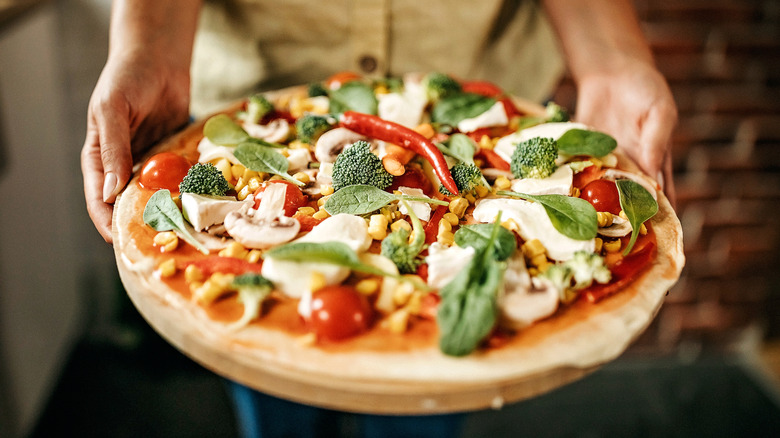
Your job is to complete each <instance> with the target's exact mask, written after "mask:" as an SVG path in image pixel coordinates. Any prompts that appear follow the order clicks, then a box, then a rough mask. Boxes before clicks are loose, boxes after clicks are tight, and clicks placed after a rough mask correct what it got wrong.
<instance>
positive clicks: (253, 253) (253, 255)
mask: <svg viewBox="0 0 780 438" xmlns="http://www.w3.org/2000/svg"><path fill="white" fill-rule="evenodd" d="M262 256H263V252H262V251H260V250H259V249H252V250H250V251H249V253H247V255H246V261H248V262H249V263H258V262H259V261H260V259H261V258H262Z"/></svg>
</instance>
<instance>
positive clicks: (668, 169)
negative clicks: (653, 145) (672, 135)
mask: <svg viewBox="0 0 780 438" xmlns="http://www.w3.org/2000/svg"><path fill="white" fill-rule="evenodd" d="M673 172H674V169H673V167H672V153H671V151H667V153H666V156H665V157H664V164H663V170H662V173H663V189H664V193H665V194H666V198H667V199H669V203H670V204H671V205H672V208H674V209H677V191H676V190H675V187H674V179H673V176H674V174H673Z"/></svg>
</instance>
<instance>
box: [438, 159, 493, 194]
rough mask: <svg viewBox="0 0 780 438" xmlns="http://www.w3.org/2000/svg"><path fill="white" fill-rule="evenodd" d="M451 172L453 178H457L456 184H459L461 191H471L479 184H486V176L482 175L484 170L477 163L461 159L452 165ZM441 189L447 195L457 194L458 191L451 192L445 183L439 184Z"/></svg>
mask: <svg viewBox="0 0 780 438" xmlns="http://www.w3.org/2000/svg"><path fill="white" fill-rule="evenodd" d="M450 173H451V174H452V179H454V180H455V185H457V186H458V191H459V193H466V192H470V191H472V190H474V189H475V188H476V187H477V186H481V185H485V183H484V181H485V177H484V176H482V171H480V170H479V167H477V166H476V165H475V164H470V163H464V162H463V161H460V162H458V163H457V164H455V165H454V166H452V168H451V169H450ZM439 191H440V192H441V193H443V194H444V195H446V196H455V195H456V193H450V191H449V190H447V189H446V188H445V187H444V185H439Z"/></svg>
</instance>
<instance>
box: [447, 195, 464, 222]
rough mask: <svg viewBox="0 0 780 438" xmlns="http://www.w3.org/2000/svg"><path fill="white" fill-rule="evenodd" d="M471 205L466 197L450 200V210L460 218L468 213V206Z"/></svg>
mask: <svg viewBox="0 0 780 438" xmlns="http://www.w3.org/2000/svg"><path fill="white" fill-rule="evenodd" d="M468 206H469V201H468V200H467V199H465V198H461V197H457V198H455V199H453V200H452V201H450V205H449V210H450V213H452V214H454V215H455V216H457V217H458V218H462V217H463V215H464V214H466V208H467V207H468Z"/></svg>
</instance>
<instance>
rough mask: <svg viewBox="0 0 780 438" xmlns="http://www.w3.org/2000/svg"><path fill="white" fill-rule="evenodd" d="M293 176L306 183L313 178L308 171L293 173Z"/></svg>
mask: <svg viewBox="0 0 780 438" xmlns="http://www.w3.org/2000/svg"><path fill="white" fill-rule="evenodd" d="M292 177H293V178H294V179H297V180H298V181H300V182H302V183H304V184H308V183H310V182H311V178H310V177H309V174H308V173H306V172H296V173H295V175H293V176H292Z"/></svg>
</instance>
